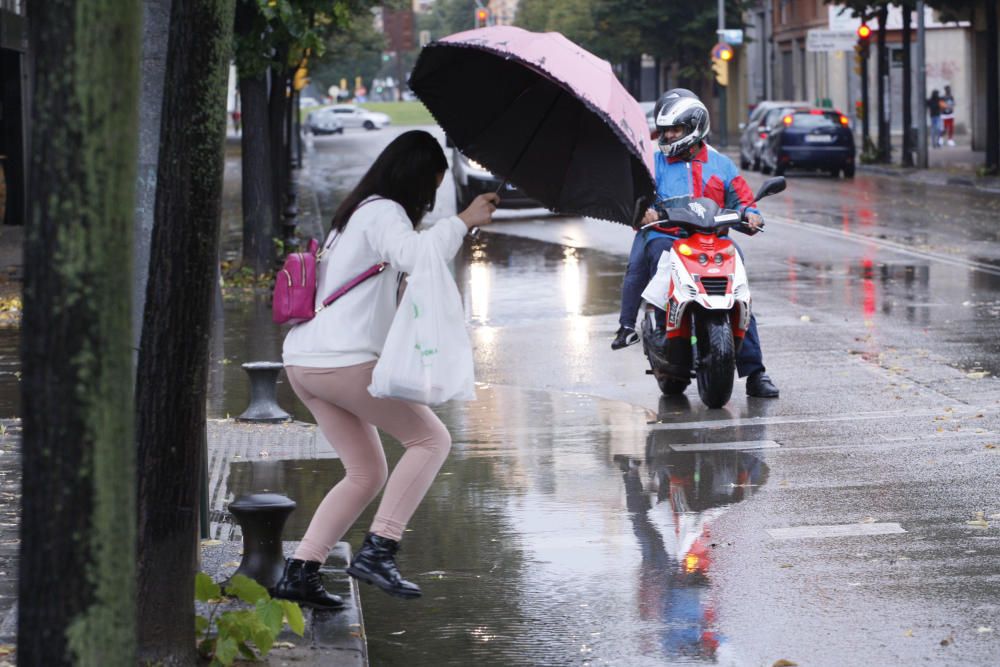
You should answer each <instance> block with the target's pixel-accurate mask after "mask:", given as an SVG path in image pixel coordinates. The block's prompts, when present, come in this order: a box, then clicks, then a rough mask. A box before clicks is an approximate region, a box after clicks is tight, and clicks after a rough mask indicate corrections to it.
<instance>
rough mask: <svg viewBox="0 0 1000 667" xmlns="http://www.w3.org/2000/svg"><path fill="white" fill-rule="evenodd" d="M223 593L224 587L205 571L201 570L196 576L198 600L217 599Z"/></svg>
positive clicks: (195, 585) (196, 595) (196, 598)
mask: <svg viewBox="0 0 1000 667" xmlns="http://www.w3.org/2000/svg"><path fill="white" fill-rule="evenodd" d="M220 595H222V589H220V588H219V585H218V584H217V583H215V582H214V581H212V578H211V577H210V576H208V575H207V574H205V573H204V572H199V573H198V574H196V575H195V577H194V599H195V600H197V601H198V602H208V601H209V600H215V599H217V598H218V597H219V596H220Z"/></svg>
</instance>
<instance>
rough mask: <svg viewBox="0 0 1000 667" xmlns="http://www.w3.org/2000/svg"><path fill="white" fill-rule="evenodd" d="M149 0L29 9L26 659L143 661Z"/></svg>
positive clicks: (22, 660)
mask: <svg viewBox="0 0 1000 667" xmlns="http://www.w3.org/2000/svg"><path fill="white" fill-rule="evenodd" d="M140 9H141V5H140V4H138V3H134V2H126V1H122V0H109V1H107V2H93V1H91V0H49V1H48V2H41V3H34V4H32V6H31V21H30V24H29V25H30V51H31V53H32V54H33V57H34V59H35V61H34V64H35V85H34V94H33V99H32V108H33V118H34V121H33V128H32V129H33V133H34V136H33V137H32V150H31V165H30V179H29V183H30V196H29V206H30V207H31V210H30V212H29V215H28V220H27V225H26V229H25V244H24V259H25V262H24V265H25V274H24V303H25V309H24V319H23V323H22V335H21V340H22V348H21V359H22V364H23V376H22V379H21V392H22V394H21V400H22V405H23V419H24V446H23V448H22V452H23V454H22V456H23V458H22V475H23V476H22V488H23V495H22V514H21V519H22V522H21V546H20V576H19V585H18V609H19V622H18V637H17V643H18V645H17V660H18V663H19V664H22V665H46V666H47V667H48V666H59V665H94V666H97V665H128V666H130V667H131V665H134V664H135V616H134V609H135V589H134V577H133V573H134V570H135V495H134V487H133V476H134V470H135V445H134V440H133V432H132V409H131V406H132V356H131V352H130V348H131V345H132V333H131V324H130V303H131V298H132V292H131V288H132V282H131V252H132V220H133V213H134V206H135V199H134V197H135V169H136V134H137V98H138V88H139V76H138V75H139V72H138V63H139V53H140V50H139V38H140V26H141V20H140V19H141V13H140ZM68 119H72V122H67V121H68Z"/></svg>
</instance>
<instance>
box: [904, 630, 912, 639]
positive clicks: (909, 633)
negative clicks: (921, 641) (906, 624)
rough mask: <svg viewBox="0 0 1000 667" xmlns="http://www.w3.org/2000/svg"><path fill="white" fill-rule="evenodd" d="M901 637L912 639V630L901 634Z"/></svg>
mask: <svg viewBox="0 0 1000 667" xmlns="http://www.w3.org/2000/svg"><path fill="white" fill-rule="evenodd" d="M903 636H904V637H912V636H913V630H907V631H906V632H904V633H903Z"/></svg>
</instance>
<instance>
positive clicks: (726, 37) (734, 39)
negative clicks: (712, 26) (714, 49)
mask: <svg viewBox="0 0 1000 667" xmlns="http://www.w3.org/2000/svg"><path fill="white" fill-rule="evenodd" d="M716 32H717V33H718V34H719V39H721V40H722V41H723V42H725V43H726V44H732V45H733V46H739V45H740V44H742V43H743V30H741V29H739V28H730V29H728V30H716Z"/></svg>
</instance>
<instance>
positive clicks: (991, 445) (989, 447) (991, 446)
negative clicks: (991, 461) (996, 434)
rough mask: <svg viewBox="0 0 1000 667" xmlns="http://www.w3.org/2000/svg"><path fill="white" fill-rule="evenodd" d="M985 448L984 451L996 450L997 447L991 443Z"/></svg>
mask: <svg viewBox="0 0 1000 667" xmlns="http://www.w3.org/2000/svg"><path fill="white" fill-rule="evenodd" d="M985 447H986V449H996V448H997V446H996V445H994V444H993V443H990V444H988V445H985Z"/></svg>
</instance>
